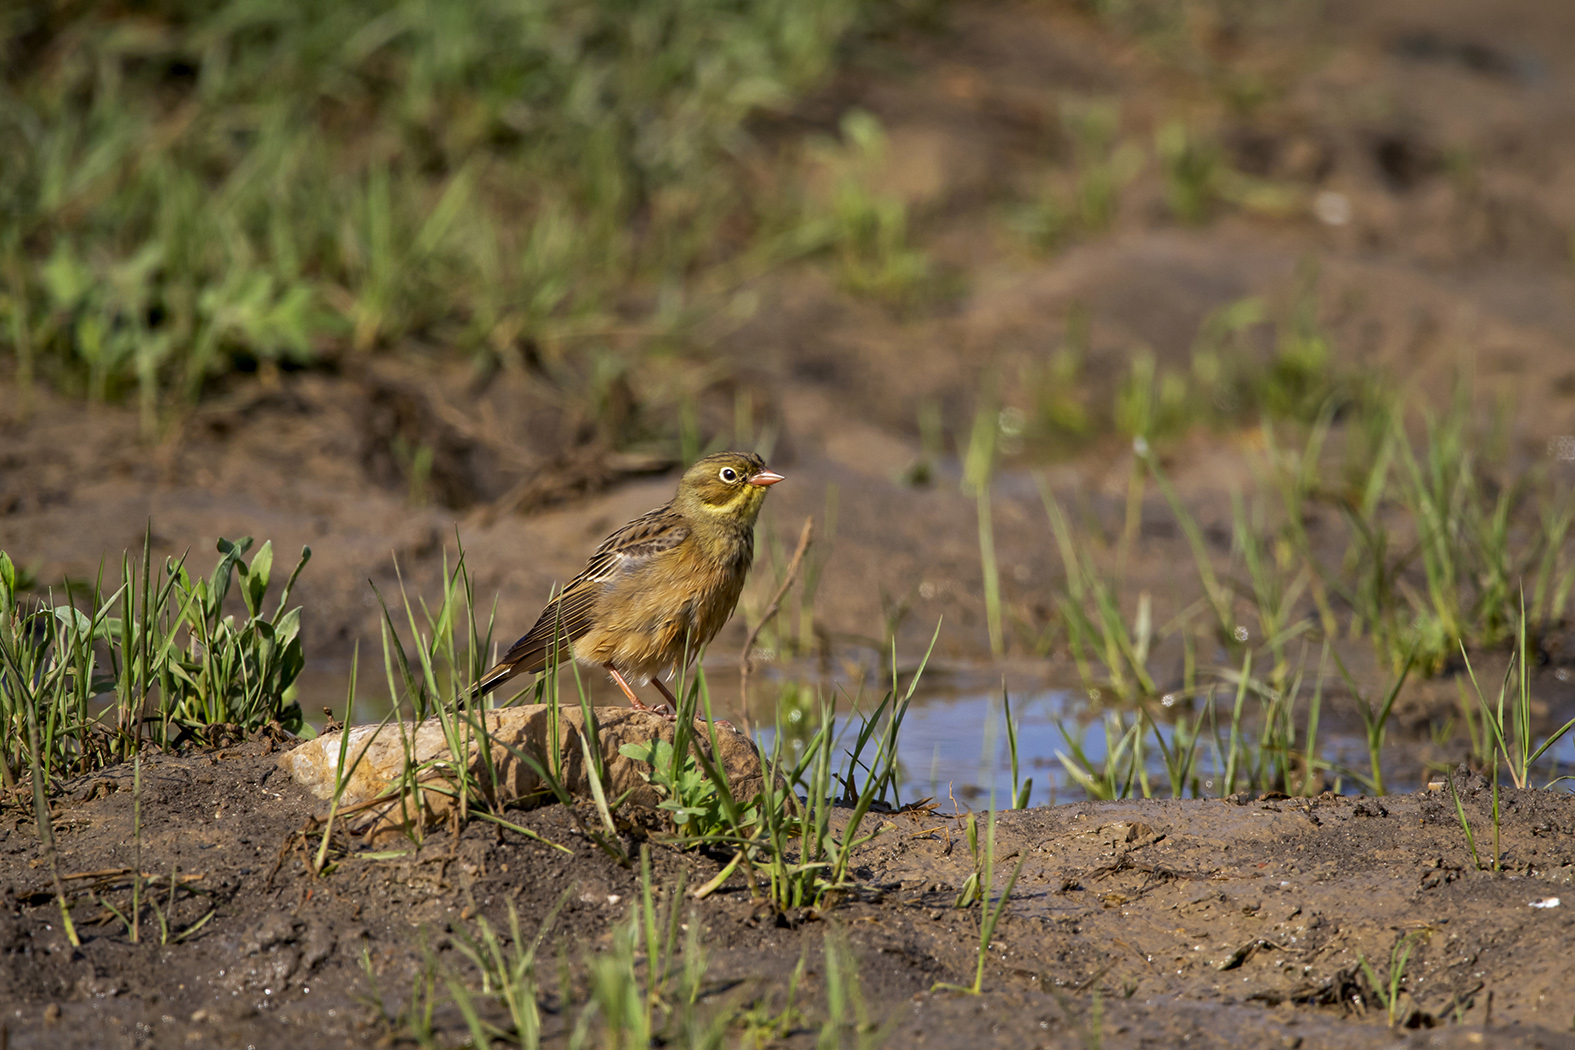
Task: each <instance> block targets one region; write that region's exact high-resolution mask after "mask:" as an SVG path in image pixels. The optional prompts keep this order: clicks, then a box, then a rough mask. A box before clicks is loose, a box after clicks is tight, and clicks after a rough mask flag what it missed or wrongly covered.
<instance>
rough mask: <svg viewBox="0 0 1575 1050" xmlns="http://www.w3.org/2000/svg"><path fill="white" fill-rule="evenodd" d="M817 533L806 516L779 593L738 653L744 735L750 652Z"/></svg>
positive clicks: (746, 730)
mask: <svg viewBox="0 0 1575 1050" xmlns="http://www.w3.org/2000/svg"><path fill="white" fill-rule="evenodd" d="M814 533H815V519H814V518H805V519H804V528H803V530H802V531H801V532H800V533H799V534H798V548H797V549H796V550H794V551H793V557H792V558H791V559H790V560H789V561H788V567H787V573H786V574H785V575H784V576H783V577H782V583H781V584H780V585H779V586H778V587H777V593H775V594H773V595H772V596H771V601H770V602H768V603H767V604H766V612H765V615H764V616H762V617H760V622H759V623H757V624H755V626H754V628H753V629H752V630H751V631H750V632H749V637H748V638H745V639H744V648H743V651H742V652H740V653H739V654H738V702H739V704H740V705H742V706H743V709H744V735H745V736H750V735H751V730H750V725H749V673H750V672H751V671H752V670H754V661H752V660H751V659H750V654H751V653H753V652H754V650H755V639H756V638H758V637H760V631H761V629H762V628H764V627H765V625H766V624H768V623H770V622H771V618H772V617H773V616H775V615H776V614H777V611H778V610H779V609H781V608H782V598H783V596H784V595H786V594H787V592H788V588H789V587H791V586H793V581H794V580H795V579H797V577H798V570H799V567H800V566H802V565H803V564H804V555H805V554H806V553H807V552H808V551H809V544H810V540H811V539H812V538H813V536H814Z"/></svg>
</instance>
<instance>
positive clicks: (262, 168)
mask: <svg viewBox="0 0 1575 1050" xmlns="http://www.w3.org/2000/svg"><path fill="white" fill-rule="evenodd" d="M907 6H911V5H907ZM905 9H906V8H905V5H902V4H898V5H890V4H886V5H877V4H873V3H870V2H868V0H641V2H627V0H536V2H523V0H472V2H454V0H439V2H421V3H418V2H413V0H406V2H394V3H387V2H373V0H345V2H341V3H336V4H322V5H318V4H299V3H290V2H288V0H152V2H148V3H139V4H134V5H129V6H127V5H116V4H92V3H86V4H79V5H42V4H36V5H27V6H20V5H18V6H12V7H10V8H8V9H7V10H6V11H5V12H4V13H0V66H3V73H0V136H3V137H4V138H5V140H6V141H7V142H9V143H10V144H11V148H10V149H8V150H7V151H6V156H5V159H4V160H3V161H0V347H3V348H4V350H5V352H6V353H7V354H14V355H15V361H16V372H17V377H18V379H19V380H20V381H21V383H22V386H23V388H24V390H25V389H27V388H28V387H29V386H30V384H31V383H32V382H33V381H34V380H35V378H36V379H43V380H47V381H48V382H50V383H51V384H52V385H54V386H55V387H57V388H59V389H64V390H67V391H71V392H74V393H77V394H81V395H86V396H88V397H91V398H94V399H114V398H118V397H122V396H126V395H128V394H131V393H133V392H135V393H136V395H137V396H138V398H139V400H140V404H141V407H142V411H143V417H144V424H145V425H146V426H147V427H149V428H150V429H151V428H153V427H155V426H156V422H157V418H158V413H159V411H160V410H161V408H162V406H164V405H165V404H166V403H167V402H168V401H170V400H171V399H174V400H186V401H191V400H195V399H197V398H199V397H200V396H201V395H202V394H203V392H204V389H205V387H208V386H211V384H212V383H213V382H214V381H215V380H216V379H218V378H219V377H223V376H225V375H226V374H228V373H232V372H235V371H243V372H244V371H252V370H256V369H259V368H269V367H294V366H301V365H306V364H310V363H314V362H320V361H322V360H323V359H324V358H331V357H338V356H343V355H347V354H356V353H362V352H367V351H372V350H375V349H377V348H380V347H386V346H388V345H391V344H396V343H399V342H401V341H411V340H415V341H419V342H422V343H426V344H435V345H441V346H444V347H453V348H457V349H458V350H459V351H461V352H463V353H466V354H470V355H474V357H475V358H476V359H477V361H478V364H479V365H481V366H482V367H494V366H496V365H498V364H500V363H506V361H507V359H510V358H518V357H522V356H527V355H528V356H530V357H531V358H532V359H533V361H534V360H535V359H536V357H537V355H542V356H545V357H547V358H549V360H546V361H538V362H537V363H539V364H541V365H542V366H543V367H544V368H545V369H546V371H547V372H548V373H549V374H553V372H554V369H555V368H556V367H560V366H561V368H562V370H563V371H565V372H567V373H575V372H577V371H584V370H583V369H576V368H574V367H571V366H568V365H563V363H562V362H557V361H554V360H551V359H550V358H552V356H553V354H555V353H560V352H564V351H562V347H564V346H565V345H568V346H569V347H570V350H569V351H567V352H568V353H573V352H574V351H573V346H574V344H575V342H576V340H583V339H584V337H585V336H586V334H587V333H594V332H598V331H602V330H605V329H606V328H607V327H608V325H609V324H611V323H614V322H622V323H625V324H627V323H628V322H629V321H631V320H633V321H636V322H643V321H645V320H647V319H648V318H651V317H661V318H665V319H671V318H672V317H673V316H674V314H675V313H676V312H679V311H680V310H681V308H682V305H683V303H684V301H685V293H686V291H687V290H688V289H690V288H691V287H693V286H694V285H695V284H696V282H697V281H698V279H699V277H700V276H701V275H703V274H705V273H706V272H707V271H708V270H714V269H715V268H716V265H717V264H719V263H721V262H724V261H727V260H730V259H736V258H738V257H739V256H740V255H741V254H742V253H743V252H745V251H746V250H747V249H751V248H753V247H754V246H755V244H756V242H757V241H758V240H759V239H760V238H761V237H763V236H765V235H766V233H767V232H769V231H775V232H776V233H780V232H781V230H782V229H784V228H793V227H796V228H797V234H796V235H795V236H790V237H785V238H782V237H779V238H778V243H779V247H781V246H784V245H785V246H786V249H787V250H792V251H798V252H803V251H809V250H818V249H824V248H828V247H832V246H834V245H835V244H836V243H838V242H839V237H840V238H841V240H842V241H849V240H850V237H843V236H842V235H841V234H839V232H838V230H837V229H836V225H837V223H836V221H835V219H836V217H835V215H833V216H831V217H830V219H831V221H830V222H829V224H828V223H826V222H822V223H821V224H820V225H819V226H816V225H815V224H813V223H809V224H806V223H803V222H797V223H795V221H794V218H793V217H791V216H790V217H788V218H786V219H784V217H783V213H784V212H785V211H791V210H792V209H793V208H794V207H797V206H798V205H797V203H796V202H793V201H784V200H783V199H782V195H781V194H780V193H777V192H774V191H773V189H772V187H770V186H769V185H766V184H765V183H766V182H768V181H769V180H768V179H766V178H765V176H763V175H762V174H761V172H760V171H759V170H758V169H759V168H760V167H761V165H759V164H752V157H754V156H758V152H752V149H751V146H752V143H753V139H752V137H751V135H750V133H749V129H748V127H747V121H748V119H749V118H750V117H751V115H752V114H757V113H760V112H762V111H765V110H771V109H779V110H780V109H783V108H785V107H786V106H787V105H788V104H789V103H790V102H791V101H792V100H793V99H794V98H795V97H796V96H798V95H800V94H802V93H803V92H805V91H807V90H809V89H811V88H813V87H815V86H816V85H818V84H819V83H821V82H822V81H823V80H824V79H825V78H826V77H827V75H828V73H829V72H830V71H831V70H832V69H833V68H834V65H835V63H836V62H837V61H838V59H839V56H840V55H841V54H843V53H844V52H845V50H846V49H847V47H848V46H849V42H850V41H851V40H852V39H854V38H855V37H856V36H857V35H858V34H859V33H864V32H873V31H874V30H875V28H877V27H878V26H879V25H881V24H890V22H891V20H892V19H893V18H896V17H902V16H901V14H900V12H902V11H904V10H905ZM861 127H863V126H862V125H861ZM863 130H864V132H865V133H866V134H865V139H867V140H869V141H873V140H874V138H875V136H876V135H878V129H872V128H867V127H864V128H863ZM869 141H865V142H862V144H858V145H856V146H855V149H859V150H865V151H868V150H869V149H871V148H872V147H871V146H870V145H869ZM853 196H856V194H855V192H854V191H853V190H852V189H845V190H844V191H843V193H842V199H841V200H839V202H838V203H837V204H836V207H837V208H840V209H842V210H847V209H848V208H849V207H851V205H849V204H848V203H847V201H848V200H850V199H852V197H853ZM881 207H882V206H881V205H880V204H879V202H874V203H871V202H861V208H858V209H855V210H858V211H860V213H861V214H860V215H859V216H855V217H854V218H855V219H857V220H859V221H861V222H862V221H865V213H868V214H870V215H874V216H875V222H876V225H877V227H878V228H877V229H876V230H875V231H874V232H872V233H870V234H868V235H867V236H868V237H873V238H875V239H876V240H880V239H881V238H885V239H886V240H887V241H891V242H893V243H895V244H897V246H898V247H897V249H895V250H899V251H900V250H902V249H901V244H900V242H901V239H902V231H901V229H900V225H901V215H900V214H896V215H889V214H885V213H883V212H882V211H881ZM893 223H895V226H894V225H893ZM806 226H808V227H809V229H808V230H807V232H806V230H805V228H804V227H806ZM853 239H855V240H856V239H857V238H853ZM864 254H867V252H865V251H863V250H861V253H860V255H859V256H858V257H857V258H855V260H854V261H855V262H858V263H860V265H864V266H866V269H867V268H868V267H869V266H876V267H877V268H876V269H875V270H874V271H872V272H873V273H874V276H863V277H861V278H860V279H861V280H865V281H867V282H872V283H874V284H876V285H882V286H887V285H889V284H890V283H891V280H892V279H891V278H889V277H887V276H885V275H884V272H883V270H881V269H880V268H879V267H880V266H881V265H882V264H879V263H878V262H875V263H867V264H866V263H865V262H864V261H863V256H864ZM903 265H905V266H908V267H910V268H911V267H912V266H914V265H916V264H915V263H913V262H912V260H906V261H905V262H904V263H903ZM712 283H713V284H714V283H715V282H712ZM899 283H900V281H899Z"/></svg>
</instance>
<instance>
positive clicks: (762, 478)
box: [749, 470, 782, 488]
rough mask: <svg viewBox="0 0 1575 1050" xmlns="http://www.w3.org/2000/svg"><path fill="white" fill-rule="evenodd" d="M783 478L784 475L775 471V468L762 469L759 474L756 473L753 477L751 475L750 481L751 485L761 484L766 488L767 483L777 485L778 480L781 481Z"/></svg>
mask: <svg viewBox="0 0 1575 1050" xmlns="http://www.w3.org/2000/svg"><path fill="white" fill-rule="evenodd" d="M781 480H782V475H781V474H778V473H777V472H776V471H774V470H762V471H761V472H760V473H758V474H756V475H754V476H753V477H751V478H750V479H749V483H750V484H751V485H759V486H760V487H761V488H764V487H766V486H767V485H775V484H776V483H777V482H779V481H781Z"/></svg>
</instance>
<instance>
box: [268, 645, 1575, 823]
mask: <svg viewBox="0 0 1575 1050" xmlns="http://www.w3.org/2000/svg"><path fill="white" fill-rule="evenodd" d="M987 680H988V678H987V677H985V676H979V675H971V674H970V675H964V676H959V677H954V678H953V680H952V681H951V682H950V684H948V685H945V686H939V687H937V688H935V689H933V690H930V689H926V688H925V687H924V685H922V684H921V686H920V688H919V691H918V692H917V693H916V694H915V696H914V698H913V702H912V704H911V705H910V706H909V708H908V711H907V714H906V717H905V718H904V721H903V723H902V727H901V731H900V733H899V735H898V741H897V764H898V770H897V773H898V784H899V788H898V793H897V798H898V801H899V802H900V803H904V804H905V803H910V802H914V801H917V800H920V799H925V798H933V799H935V800H936V801H937V802H938V803H939V804H940V805H941V808H942V810H943V811H949V810H951V809H952V808H953V803H955V808H957V809H960V810H970V809H971V810H983V809H988V808H989V807H990V805H991V803H992V796H993V799H994V805H995V806H996V808H999V809H1006V808H1009V807H1010V806H1011V805H1012V800H1013V798H1014V797H1015V794H1016V792H1017V790H1019V789H1020V787H1021V785H1023V784H1025V783H1027V782H1028V781H1030V780H1031V781H1032V787H1031V788H1030V789H1029V795H1028V804H1029V805H1034V806H1041V805H1054V804H1056V803H1060V802H1073V801H1079V800H1082V799H1086V798H1090V797H1095V792H1093V791H1091V790H1090V789H1089V787H1088V786H1087V785H1086V784H1085V783H1083V782H1082V781H1080V780H1079V779H1078V778H1077V777H1075V776H1074V775H1073V774H1072V773H1071V772H1070V771H1069V769H1068V767H1067V763H1066V762H1065V761H1063V759H1062V757H1061V756H1065V757H1066V759H1068V760H1071V761H1072V762H1073V763H1074V764H1079V765H1081V766H1082V768H1084V769H1085V771H1087V772H1090V773H1091V774H1092V775H1093V776H1094V777H1095V778H1096V780H1097V779H1100V778H1101V776H1102V774H1103V771H1104V768H1105V766H1106V763H1107V759H1108V758H1109V756H1110V754H1111V751H1112V749H1115V751H1116V754H1117V757H1118V761H1117V763H1115V764H1116V765H1117V766H1118V767H1120V770H1121V771H1120V773H1119V774H1117V779H1116V784H1115V790H1114V792H1113V793H1114V794H1116V795H1118V796H1119V795H1123V794H1124V795H1126V796H1129V797H1143V796H1144V795H1145V794H1146V795H1150V796H1153V797H1160V798H1168V797H1172V794H1173V792H1172V788H1171V781H1170V776H1169V773H1168V771H1167V767H1166V753H1165V752H1166V750H1167V749H1168V750H1169V751H1170V752H1171V753H1172V754H1174V753H1175V752H1176V750H1177V735H1178V734H1177V729H1176V726H1175V725H1174V724H1172V723H1170V722H1167V721H1164V720H1163V719H1164V718H1165V714H1166V713H1165V712H1163V711H1161V710H1160V709H1157V708H1156V711H1157V713H1158V714H1159V717H1160V719H1161V721H1159V722H1158V723H1157V727H1158V740H1156V734H1155V728H1154V724H1152V723H1150V724H1146V725H1145V728H1144V730H1143V733H1142V734H1141V736H1140V737H1138V738H1137V739H1135V740H1134V739H1133V738H1129V737H1126V736H1125V731H1126V730H1127V729H1129V728H1130V727H1131V725H1132V723H1133V720H1134V717H1135V712H1134V709H1133V708H1131V707H1127V706H1113V705H1110V706H1107V705H1101V704H1098V703H1096V702H1095V701H1093V700H1091V699H1090V698H1089V696H1088V693H1087V692H1086V691H1085V690H1081V689H1064V688H1049V687H1043V686H1041V687H1039V688H1037V689H1023V690H1020V689H1015V688H1014V689H1013V691H1012V701H1011V713H1012V718H1013V721H1014V722H1015V723H1016V727H1017V751H1018V768H1017V778H1016V781H1015V783H1014V779H1013V774H1012V761H1011V748H1010V742H1009V738H1008V734H1007V732H1006V721H1005V709H1004V705H1003V703H1002V696H1001V690H1000V688H999V686H993V687H992V686H984V685H982V683H983V682H984V681H987ZM347 681H348V675H347V673H346V672H345V671H344V670H341V669H338V668H317V669H314V670H313V671H310V672H308V673H307V674H306V675H303V677H302V680H301V682H300V687H301V688H300V690H299V693H298V697H299V700H300V703H301V707H302V709H303V710H304V711H305V713H306V717H307V721H308V722H309V723H310V724H311V725H312V726H313V727H314V728H316V727H320V726H321V725H322V723H323V720H324V715H323V708H324V707H329V708H331V709H332V710H333V712H334V717H335V718H342V717H344V707H345V699H344V697H345V687H346V684H347ZM583 681H584V684H585V686H586V688H587V691H588V693H589V695H590V696H591V699H592V702H593V703H596V704H609V705H616V706H622V703H623V700H622V697H621V696H620V695H619V694H618V693H617V692H616V690H615V689H614V688H613V687H612V686H611V685H610V684H608V683H605V682H603V681H601V676H600V675H587V676H585V678H584V679H583ZM726 681H727V679H726V678H725V677H724V676H723V675H721V674H713V676H712V682H713V688H714V689H716V691H717V699H718V701H719V702H720V700H721V699H722V696H723V694H728V693H731V692H732V690H730V689H728V688H727V687H726V686H725V685H722V684H718V683H721V682H726ZM363 682H365V677H364V676H363ZM729 684H731V683H729ZM761 686H762V688H761V692H764V691H765V690H764V688H763V686H764V683H761ZM568 688H569V690H570V695H573V686H572V685H571V686H569V687H568ZM751 692H752V693H754V692H755V690H754V689H752V690H751ZM754 706H755V708H756V710H755V712H754V714H755V720H754V723H753V724H754V727H755V728H754V733H755V738H756V740H757V742H758V743H759V745H760V748H761V751H762V752H763V753H766V754H770V752H771V750H772V748H773V746H774V743H775V730H774V729H773V728H772V727H770V726H762V725H761V722H762V720H763V719H762V716H763V715H764V714H765V712H764V711H763V710H761V708H762V707H763V706H764V705H763V704H761V703H760V701H759V700H758V699H757V700H756V703H755V705H754ZM861 710H862V711H863V712H864V714H860V713H858V712H856V711H850V710H847V709H846V706H845V705H844V707H843V709H841V710H839V711H838V712H837V714H836V732H837V761H838V762H839V769H840V768H841V767H842V766H845V765H846V764H847V762H848V760H849V752H851V751H852V750H853V749H854V747H855V745H856V740H857V736H858V732H859V727H860V726H861V725H862V722H863V718H864V717H867V715H868V713H869V711H870V705H868V704H864V705H862V707H861ZM386 711H387V703H386V700H384V699H382V698H381V697H377V696H375V695H374V696H373V697H370V698H368V699H364V700H361V699H358V700H357V703H356V707H355V712H354V721H355V722H357V723H368V722H376V721H377V720H379V719H381V718H382V717H383V715H384V714H385V713H386ZM785 713H786V716H787V718H788V720H789V724H790V728H789V737H790V741H791V743H789V746H790V747H793V748H795V750H796V749H797V748H801V747H802V746H803V745H804V743H805V742H806V741H807V740H808V738H809V736H810V735H811V734H812V733H813V726H812V725H809V724H807V722H808V720H809V719H810V718H811V717H813V716H812V715H810V714H809V711H808V710H803V711H802V713H801V714H799V716H798V718H797V719H796V725H795V724H794V722H795V719H794V718H793V713H792V712H785ZM715 715H716V717H718V718H726V719H729V720H732V721H733V722H734V723H735V724H739V725H742V724H743V722H742V720H741V718H740V715H739V714H738V712H737V711H735V710H733V709H732V708H731V706H720V705H719V706H718V707H717V709H716V710H715ZM1229 715H1230V711H1229V709H1228V706H1227V707H1224V708H1220V709H1218V711H1217V716H1218V717H1217V721H1216V722H1215V723H1212V724H1211V723H1210V722H1209V721H1208V720H1207V719H1205V721H1204V728H1203V732H1202V735H1201V737H1200V738H1199V739H1198V741H1197V743H1196V745H1195V753H1194V759H1193V761H1194V769H1193V776H1191V777H1189V778H1188V781H1187V784H1186V787H1185V789H1184V792H1183V793H1184V795H1185V796H1187V797H1195V796H1202V797H1218V796H1220V795H1221V794H1224V793H1225V792H1223V791H1222V790H1221V780H1222V773H1223V770H1224V764H1225V763H1224V760H1223V756H1224V755H1226V754H1227V753H1228V750H1229V746H1230V726H1229ZM772 717H773V718H774V717H775V712H772ZM1258 730H1259V727H1258V726H1257V725H1254V724H1250V723H1245V724H1244V726H1243V734H1244V739H1245V740H1246V742H1247V745H1248V746H1249V748H1251V749H1252V751H1251V755H1252V756H1255V755H1256V749H1257V747H1258ZM1159 741H1163V744H1164V746H1163V748H1162V747H1161V746H1160V743H1159ZM1298 743H1299V744H1300V741H1298ZM1303 746H1304V745H1303ZM1419 746H1420V742H1411V743H1409V744H1408V743H1407V742H1405V741H1402V740H1400V739H1399V738H1398V735H1397V734H1393V733H1392V734H1391V735H1390V736H1389V738H1388V740H1387V742H1386V746H1385V751H1384V754H1385V756H1386V759H1385V779H1386V785H1385V786H1386V787H1387V789H1388V790H1389V791H1414V790H1418V789H1419V788H1421V787H1422V786H1423V783H1422V779H1423V774H1422V773H1421V772H1420V770H1421V763H1420V761H1419V760H1418V758H1417V756H1418V755H1419V754H1420V751H1419V750H1418V748H1419ZM876 747H877V740H876V739H875V738H872V739H871V741H870V742H869V743H868V744H866V746H865V749H864V752H863V753H862V754H861V755H860V761H861V764H862V765H863V766H865V767H867V766H868V765H869V764H870V763H871V762H873V760H874V755H875V751H876ZM1134 747H1135V748H1136V749H1137V751H1138V754H1139V763H1138V766H1137V767H1136V769H1141V774H1139V773H1138V772H1136V769H1134V768H1133V767H1131V766H1130V765H1129V764H1128V763H1126V762H1125V754H1126V751H1127V750H1128V749H1131V748H1134ZM1079 749H1081V753H1082V762H1081V763H1079V762H1078V750H1079ZM1318 755H1319V758H1320V759H1321V760H1323V761H1324V762H1327V763H1329V764H1330V766H1331V768H1332V770H1333V771H1332V772H1331V773H1330V774H1329V777H1328V780H1327V783H1328V784H1329V786H1332V787H1334V788H1335V789H1336V790H1337V791H1340V792H1341V793H1344V794H1356V793H1359V792H1360V791H1361V790H1362V789H1363V785H1362V783H1361V782H1360V781H1359V780H1358V779H1357V778H1356V777H1354V776H1352V775H1350V774H1351V773H1352V772H1354V773H1366V772H1367V765H1368V756H1367V748H1366V741H1365V739H1364V737H1363V736H1362V734H1361V731H1360V727H1359V726H1349V725H1348V724H1347V725H1341V724H1339V720H1336V719H1334V718H1333V717H1331V713H1330V712H1327V711H1326V712H1325V721H1324V726H1323V728H1321V729H1320V731H1319V734H1318ZM790 757H791V756H790ZM1245 760H1251V761H1256V760H1257V759H1256V757H1251V758H1250V759H1243V760H1239V762H1240V761H1245ZM1572 767H1575V738H1572V737H1570V736H1566V737H1565V738H1564V739H1562V740H1561V741H1559V742H1558V743H1557V744H1556V745H1555V746H1554V747H1553V748H1551V749H1549V752H1548V754H1547V755H1546V756H1544V759H1543V761H1542V762H1540V763H1539V775H1538V783H1539V784H1540V783H1545V782H1546V781H1547V780H1549V779H1552V777H1554V776H1556V775H1558V773H1560V772H1563V771H1565V770H1568V769H1570V768H1572ZM1238 768H1239V767H1238ZM861 779H862V777H861ZM1145 779H1146V784H1145ZM1128 780H1130V784H1129V783H1127V781H1128ZM1107 790H1108V788H1107ZM887 801H888V802H889V801H891V799H890V798H889V797H888V799H887Z"/></svg>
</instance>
